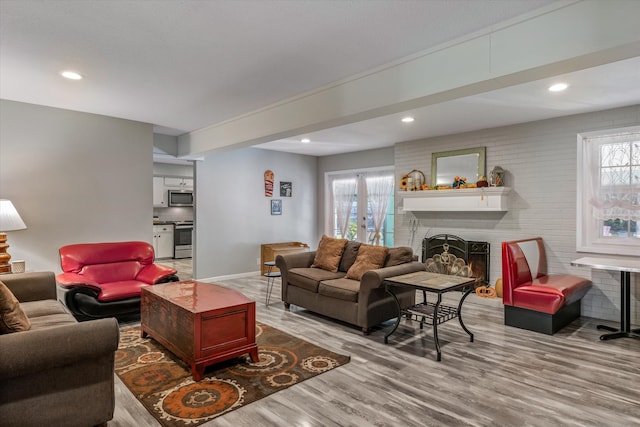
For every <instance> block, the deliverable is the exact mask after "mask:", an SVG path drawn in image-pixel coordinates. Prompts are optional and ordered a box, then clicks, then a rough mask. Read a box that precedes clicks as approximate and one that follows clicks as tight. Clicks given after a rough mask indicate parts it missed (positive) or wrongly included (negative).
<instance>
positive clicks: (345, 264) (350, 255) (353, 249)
mask: <svg viewBox="0 0 640 427" xmlns="http://www.w3.org/2000/svg"><path fill="white" fill-rule="evenodd" d="M361 244H362V243H360V242H353V241H348V242H347V245H346V246H345V247H344V252H343V253H342V259H341V260H340V266H339V267H338V271H343V272H345V273H346V272H347V271H349V269H350V268H351V266H352V265H353V263H354V262H356V258H357V257H358V249H360V245H361Z"/></svg>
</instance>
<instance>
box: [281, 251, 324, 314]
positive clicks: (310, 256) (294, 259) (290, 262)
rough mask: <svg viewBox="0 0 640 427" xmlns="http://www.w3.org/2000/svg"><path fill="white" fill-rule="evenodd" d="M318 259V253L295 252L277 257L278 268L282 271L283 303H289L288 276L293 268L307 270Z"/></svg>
mask: <svg viewBox="0 0 640 427" xmlns="http://www.w3.org/2000/svg"><path fill="white" fill-rule="evenodd" d="M315 257H316V251H310V252H294V253H292V254H286V255H278V256H276V267H278V269H279V270H280V281H281V283H282V287H281V298H282V301H285V303H286V302H287V286H288V284H289V282H288V281H287V275H288V273H289V270H291V269H292V268H307V267H311V264H313V260H314V259H315Z"/></svg>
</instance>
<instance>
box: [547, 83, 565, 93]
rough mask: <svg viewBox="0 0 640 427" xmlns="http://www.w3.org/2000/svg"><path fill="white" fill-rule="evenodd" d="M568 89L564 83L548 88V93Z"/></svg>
mask: <svg viewBox="0 0 640 427" xmlns="http://www.w3.org/2000/svg"><path fill="white" fill-rule="evenodd" d="M568 87H569V85H568V84H566V83H556V84H554V85H551V86H549V92H562V91H563V90H565V89H566V88H568Z"/></svg>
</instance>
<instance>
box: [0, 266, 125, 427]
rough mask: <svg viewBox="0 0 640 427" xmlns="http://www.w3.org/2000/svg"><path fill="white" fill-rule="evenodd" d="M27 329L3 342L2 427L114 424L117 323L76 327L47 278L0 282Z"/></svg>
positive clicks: (21, 276)
mask: <svg viewBox="0 0 640 427" xmlns="http://www.w3.org/2000/svg"><path fill="white" fill-rule="evenodd" d="M0 281H2V282H3V283H4V284H5V285H6V286H7V288H9V290H10V291H11V292H12V293H13V294H14V295H15V297H16V298H17V299H18V301H19V302H20V307H21V308H22V310H23V311H24V312H25V314H26V315H27V317H28V319H29V321H30V323H31V328H30V329H29V330H27V331H23V332H13V333H9V334H3V335H0V425H1V426H7V427H8V426H22V427H24V426H83V427H86V426H94V425H106V423H107V421H108V420H110V419H111V418H113V410H114V407H115V395H114V357H115V351H116V349H117V348H118V338H119V331H118V322H117V321H116V319H114V318H109V319H100V320H93V321H89V322H84V323H78V322H77V321H76V320H75V318H74V317H73V316H72V315H71V314H70V313H69V312H67V310H66V308H65V306H64V305H63V304H62V303H60V302H59V301H57V300H56V281H55V276H54V274H53V273H52V272H41V273H22V274H3V275H0Z"/></svg>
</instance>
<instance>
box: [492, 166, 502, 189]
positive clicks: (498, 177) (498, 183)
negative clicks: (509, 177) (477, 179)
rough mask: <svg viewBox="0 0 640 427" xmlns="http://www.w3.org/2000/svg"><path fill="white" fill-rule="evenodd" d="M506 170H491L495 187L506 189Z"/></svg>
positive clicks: (495, 168) (498, 168)
mask: <svg viewBox="0 0 640 427" xmlns="http://www.w3.org/2000/svg"><path fill="white" fill-rule="evenodd" d="M504 174H505V170H504V169H502V167H500V166H496V167H494V168H493V169H492V170H491V185H492V186H493V187H504Z"/></svg>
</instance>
